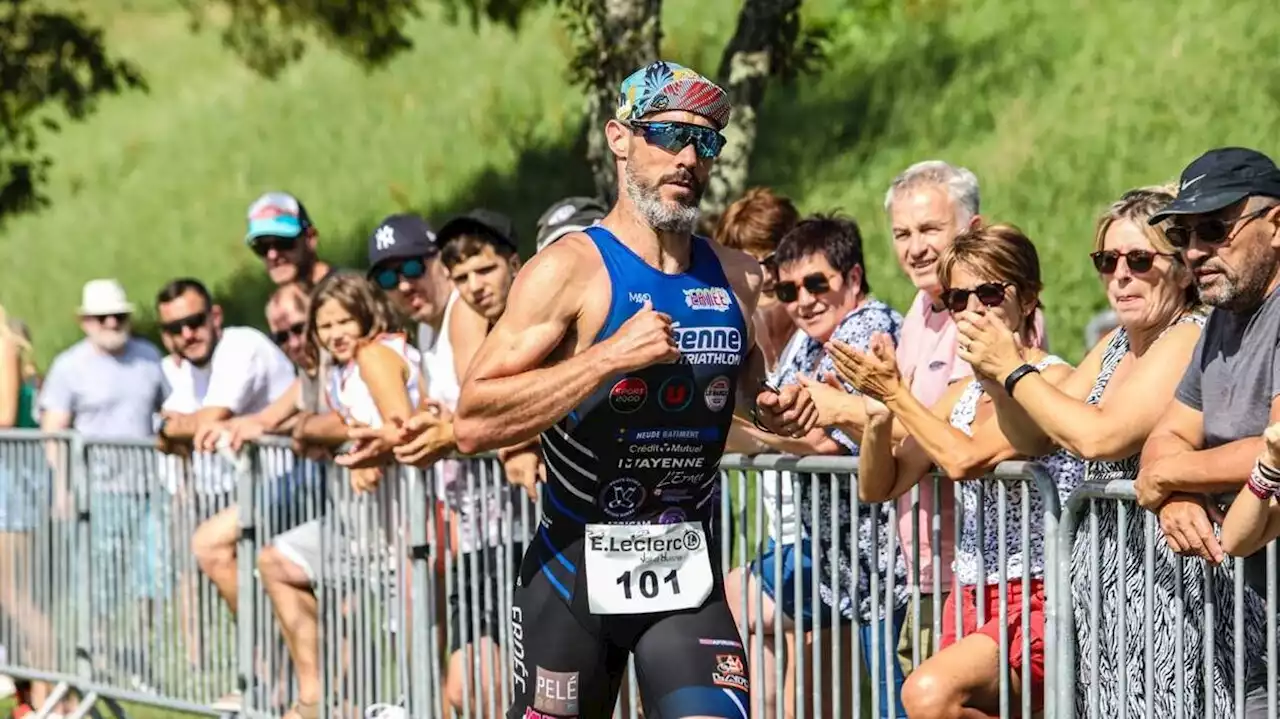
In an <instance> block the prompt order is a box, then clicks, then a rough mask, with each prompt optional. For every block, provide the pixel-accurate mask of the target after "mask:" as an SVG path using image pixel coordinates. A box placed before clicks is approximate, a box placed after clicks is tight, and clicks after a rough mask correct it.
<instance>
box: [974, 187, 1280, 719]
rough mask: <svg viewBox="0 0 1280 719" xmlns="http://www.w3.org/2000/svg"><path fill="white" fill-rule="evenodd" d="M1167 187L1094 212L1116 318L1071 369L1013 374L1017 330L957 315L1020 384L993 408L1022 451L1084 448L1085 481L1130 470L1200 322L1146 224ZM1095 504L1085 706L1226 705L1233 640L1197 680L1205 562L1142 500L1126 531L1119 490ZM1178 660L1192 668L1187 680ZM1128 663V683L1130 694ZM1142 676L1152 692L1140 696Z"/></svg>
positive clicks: (982, 355)
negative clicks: (1094, 601) (1058, 374)
mask: <svg viewBox="0 0 1280 719" xmlns="http://www.w3.org/2000/svg"><path fill="white" fill-rule="evenodd" d="M1173 199H1174V197H1173V194H1172V193H1171V192H1168V191H1166V190H1165V189H1163V188H1143V189H1137V190H1131V191H1129V192H1126V193H1125V194H1124V196H1122V197H1121V198H1120V199H1119V200H1118V201H1117V202H1116V203H1114V204H1113V205H1111V207H1109V208H1108V209H1107V210H1106V212H1104V213H1103V214H1102V216H1101V217H1100V218H1099V219H1098V221H1097V224H1096V227H1095V231H1094V251H1093V253H1092V254H1091V255H1090V257H1091V259H1092V260H1093V265H1094V268H1095V269H1096V270H1097V271H1098V275H1099V279H1101V280H1102V283H1103V287H1104V289H1105V290H1106V293H1107V301H1108V303H1109V304H1110V305H1111V307H1112V309H1114V310H1115V312H1116V315H1117V318H1118V319H1119V324H1120V326H1119V327H1118V328H1116V329H1115V330H1114V331H1112V332H1111V333H1110V334H1109V335H1108V336H1106V337H1104V338H1103V339H1102V341H1101V342H1099V343H1098V345H1097V346H1096V347H1094V348H1093V350H1092V351H1091V352H1089V354H1088V356H1087V357H1085V359H1084V361H1083V362H1082V363H1081V364H1080V367H1079V368H1077V369H1076V371H1075V372H1074V373H1072V375H1071V376H1070V377H1068V378H1067V380H1066V381H1064V382H1061V383H1058V384H1056V385H1055V384H1051V383H1049V382H1047V381H1045V378H1043V377H1038V376H1036V375H1035V374H1034V373H1032V374H1025V375H1023V376H1021V378H1019V379H1012V378H1013V377H1015V376H1017V375H1018V374H1019V369H1018V368H1019V367H1020V366H1021V365H1022V364H1023V362H1024V360H1023V359H1022V358H1020V357H1019V355H1018V352H1017V351H1016V348H1015V343H1014V342H1013V338H1012V337H1011V336H1010V335H1009V333H1008V332H1005V331H1004V330H1003V329H1002V328H1000V327H998V326H990V325H985V326H984V325H982V324H981V323H969V324H962V325H961V326H960V328H959V329H960V335H961V342H962V343H963V344H967V345H968V350H967V351H962V356H964V357H965V359H966V360H968V361H969V362H970V363H972V364H973V366H974V370H975V372H977V373H978V374H979V375H981V376H983V377H985V378H987V379H988V381H991V382H993V383H1000V382H1008V384H1009V385H1010V386H1011V388H1012V389H1011V391H1010V392H1007V393H1004V392H999V393H996V412H997V415H998V416H999V418H1000V426H1001V427H1002V428H1003V430H1004V431H1005V432H1006V433H1007V434H1008V436H1009V438H1010V440H1011V441H1012V442H1013V445H1014V446H1015V447H1017V448H1018V450H1019V451H1021V452H1024V453H1027V454H1035V453H1039V452H1043V451H1045V449H1046V448H1049V447H1054V446H1058V447H1063V448H1065V449H1068V450H1070V451H1071V452H1073V453H1075V454H1077V455H1079V456H1080V457H1082V458H1084V460H1085V466H1086V478H1087V479H1088V480H1090V481H1091V482H1107V481H1111V480H1122V481H1133V480H1134V479H1136V477H1137V473H1138V460H1139V453H1140V451H1141V449H1142V446H1143V443H1144V442H1145V441H1146V439H1147V435H1149V434H1150V433H1151V430H1152V428H1153V427H1154V426H1155V424H1156V421H1157V420H1158V419H1159V417H1160V416H1161V414H1163V412H1164V410H1165V408H1166V407H1167V406H1168V404H1169V401H1170V400H1171V399H1172V398H1173V394H1174V388H1175V387H1176V386H1177V383H1178V380H1179V379H1180V378H1181V377H1182V373H1183V370H1184V368H1185V367H1186V366H1187V363H1188V362H1189V360H1190V358H1191V354H1192V350H1193V348H1194V346H1195V344H1196V341H1197V340H1198V339H1199V337H1200V332H1201V329H1202V327H1203V325H1204V321H1205V313H1204V311H1203V309H1202V308H1201V306H1200V304H1199V301H1198V297H1197V295H1196V291H1195V286H1194V282H1193V278H1192V276H1191V273H1190V272H1189V271H1188V270H1187V268H1186V266H1185V265H1184V264H1183V261H1182V258H1181V257H1180V256H1179V254H1178V252H1177V250H1176V249H1175V246H1174V244H1172V243H1171V242H1170V238H1169V237H1168V236H1167V235H1166V234H1165V228H1164V227H1159V226H1157V227H1152V226H1150V225H1149V224H1148V223H1147V220H1148V219H1149V218H1150V217H1151V216H1152V214H1153V213H1154V212H1156V211H1157V210H1159V209H1161V208H1163V207H1165V206H1166V205H1168V204H1169V203H1170V202H1172V201H1173ZM1096 509H1097V521H1098V530H1097V531H1098V534H1097V537H1098V540H1099V541H1098V542H1097V543H1096V546H1097V550H1096V552H1095V551H1094V550H1093V549H1092V548H1091V542H1090V540H1089V534H1090V532H1080V533H1079V534H1078V535H1077V541H1076V543H1075V546H1074V547H1073V548H1072V573H1071V593H1072V598H1073V606H1074V607H1075V615H1076V616H1075V620H1076V621H1075V626H1076V637H1077V642H1078V646H1080V647H1082V648H1084V647H1091V646H1097V648H1098V653H1097V659H1096V662H1097V664H1096V665H1095V664H1094V662H1095V659H1094V655H1092V654H1091V652H1089V651H1080V652H1078V656H1077V662H1078V664H1077V669H1076V670H1077V673H1078V674H1077V675H1078V676H1080V677H1082V678H1083V679H1082V680H1083V681H1087V682H1089V683H1090V684H1091V685H1092V686H1093V687H1094V689H1093V690H1091V692H1089V693H1085V692H1078V693H1077V705H1078V707H1079V710H1080V711H1084V708H1085V706H1086V703H1087V699H1088V696H1087V695H1088V694H1095V695H1096V699H1097V701H1098V704H1097V705H1096V711H1097V713H1098V716H1129V715H1134V714H1139V713H1142V711H1143V709H1144V707H1145V708H1146V709H1148V710H1150V711H1151V712H1153V713H1152V715H1153V716H1172V715H1173V714H1174V710H1175V706H1176V705H1177V697H1178V693H1179V691H1181V692H1184V694H1183V701H1184V702H1185V705H1186V706H1192V707H1203V706H1204V696H1205V692H1206V691H1211V692H1213V695H1214V704H1215V706H1216V709H1215V711H1214V712H1213V713H1212V714H1213V716H1226V715H1229V714H1230V713H1231V712H1232V703H1231V696H1232V681H1231V676H1232V666H1231V664H1232V662H1233V658H1232V652H1231V651H1230V650H1229V649H1223V648H1222V647H1220V648H1219V650H1218V651H1217V652H1216V654H1215V663H1216V665H1217V666H1216V667H1215V670H1214V675H1213V680H1212V682H1213V686H1211V687H1205V686H1204V682H1203V679H1202V677H1203V676H1204V672H1203V661H1204V660H1203V654H1202V648H1201V642H1202V638H1203V628H1204V613H1203V610H1204V605H1205V603H1206V597H1205V596H1204V592H1203V587H1204V586H1206V585H1205V584H1204V583H1203V582H1202V572H1203V570H1204V568H1203V567H1202V566H1201V565H1200V564H1199V563H1193V562H1182V561H1181V560H1180V559H1179V558H1178V557H1176V556H1175V555H1174V554H1173V552H1172V551H1171V550H1170V549H1169V548H1168V545H1167V544H1166V542H1165V541H1164V537H1163V535H1162V533H1161V530H1160V528H1159V527H1158V526H1157V523H1155V522H1144V521H1142V518H1141V516H1140V515H1137V514H1136V513H1135V514H1134V515H1133V516H1131V518H1130V519H1129V521H1128V522H1127V523H1126V525H1125V531H1124V532H1123V536H1121V530H1120V523H1119V517H1118V510H1117V503H1115V502H1099V503H1097V507H1096ZM1090 521H1091V522H1092V519H1091V520H1090ZM1149 546H1150V547H1153V548H1154V554H1155V561H1154V565H1153V570H1152V572H1151V574H1147V571H1146V569H1145V566H1146V552H1147V547H1149ZM1095 566H1096V569H1095V568H1094V567H1095ZM1122 567H1123V568H1125V570H1124V571H1123V572H1122V571H1121V568H1122ZM1210 571H1212V572H1213V573H1214V574H1215V575H1216V576H1215V580H1216V581H1215V583H1214V587H1215V593H1216V594H1217V596H1216V597H1215V598H1214V599H1213V600H1212V601H1215V602H1216V604H1217V607H1218V609H1217V615H1216V616H1217V621H1218V628H1217V632H1216V633H1217V635H1218V637H1220V639H1219V640H1218V641H1219V642H1222V641H1229V639H1227V638H1229V637H1232V636H1233V633H1232V630H1231V626H1232V624H1231V618H1232V611H1231V609H1230V608H1231V607H1232V606H1233V605H1234V601H1233V594H1234V588H1233V582H1232V581H1231V578H1230V572H1229V571H1228V570H1227V569H1226V568H1223V567H1217V568H1213V569H1211V570H1210ZM1095 584H1096V586H1097V587H1098V588H1099V589H1100V590H1101V591H1100V595H1101V597H1102V601H1101V603H1100V605H1099V611H1098V613H1097V614H1096V615H1095V614H1094V613H1093V612H1092V611H1090V610H1089V606H1090V598H1091V596H1092V595H1093V593H1094V587H1095ZM1179 588H1180V589H1181V593H1182V596H1181V599H1180V600H1179V599H1178V598H1177V596H1178V592H1179ZM1148 589H1150V592H1151V596H1150V600H1149V603H1148V597H1147V592H1148ZM1179 605H1180V606H1179ZM1122 623H1123V631H1122V629H1121V624H1122ZM1147 625H1149V626H1154V627H1156V628H1157V630H1156V631H1155V632H1154V633H1153V637H1152V642H1153V645H1152V649H1153V650H1154V651H1153V652H1152V653H1151V656H1150V657H1149V658H1145V659H1144V657H1145V656H1146V638H1145V636H1144V634H1145V633H1144V632H1143V631H1142V629H1141V628H1142V627H1143V626H1147ZM1245 633H1246V636H1245V641H1246V644H1247V645H1248V646H1250V647H1252V649H1250V650H1248V651H1254V650H1259V649H1260V647H1261V646H1262V645H1261V641H1262V632H1261V631H1260V627H1259V625H1258V624H1256V623H1254V624H1250V623H1249V622H1246V630H1245ZM1179 634H1180V635H1181V636H1182V642H1183V647H1182V652H1181V653H1179V651H1178V646H1177V637H1178V635H1179ZM1121 642H1123V644H1122V643H1121ZM1251 656H1259V655H1258V654H1253V655H1251ZM1148 662H1150V669H1151V671H1152V673H1153V678H1154V681H1153V682H1151V683H1150V684H1148V683H1147V681H1146V680H1145V669H1146V666H1147V663H1148ZM1179 664H1181V675H1182V677H1185V681H1182V680H1180V679H1179V667H1178V665H1179ZM1118 669H1119V671H1118ZM1121 671H1123V672H1124V679H1125V680H1126V681H1125V684H1126V685H1127V686H1126V687H1125V691H1124V692H1123V693H1122V692H1121V690H1120V689H1121V685H1120V682H1121ZM1179 683H1181V686H1179ZM1148 686H1150V687H1152V689H1153V695H1152V696H1146V691H1147V687H1148ZM1126 695H1127V696H1126ZM1122 702H1127V705H1126V704H1125V703H1122ZM1090 711H1094V710H1092V709H1091V710H1090Z"/></svg>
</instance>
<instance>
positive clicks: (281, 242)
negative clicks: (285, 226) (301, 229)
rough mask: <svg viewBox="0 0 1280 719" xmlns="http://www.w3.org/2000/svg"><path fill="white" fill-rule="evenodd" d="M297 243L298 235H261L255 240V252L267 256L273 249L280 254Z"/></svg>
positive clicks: (259, 255)
mask: <svg viewBox="0 0 1280 719" xmlns="http://www.w3.org/2000/svg"><path fill="white" fill-rule="evenodd" d="M297 245H298V238H296V237H259V238H258V239H256V240H254V241H253V252H254V254H256V255H257V256H258V257H266V256H267V254H268V253H270V252H271V251H272V250H275V251H276V253H277V254H279V253H281V252H289V251H290V250H292V249H293V248H294V247H296V246H297Z"/></svg>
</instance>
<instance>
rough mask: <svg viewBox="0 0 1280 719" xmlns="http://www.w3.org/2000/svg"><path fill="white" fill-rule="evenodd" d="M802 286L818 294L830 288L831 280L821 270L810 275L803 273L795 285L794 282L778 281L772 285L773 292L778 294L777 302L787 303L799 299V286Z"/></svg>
mask: <svg viewBox="0 0 1280 719" xmlns="http://www.w3.org/2000/svg"><path fill="white" fill-rule="evenodd" d="M801 286H803V287H804V288H805V289H806V290H808V292H809V294H811V295H820V294H822V293H823V292H826V291H828V290H830V289H831V281H830V280H828V279H827V276H826V275H824V274H822V273H821V272H815V273H813V274H811V275H805V276H804V279H802V280H800V284H799V285H797V284H796V283H794V282H791V281H787V282H778V283H775V284H774V286H773V292H774V294H776V295H777V296H778V301H779V302H786V303H788V304H790V303H792V302H795V301H796V300H798V299H800V287H801Z"/></svg>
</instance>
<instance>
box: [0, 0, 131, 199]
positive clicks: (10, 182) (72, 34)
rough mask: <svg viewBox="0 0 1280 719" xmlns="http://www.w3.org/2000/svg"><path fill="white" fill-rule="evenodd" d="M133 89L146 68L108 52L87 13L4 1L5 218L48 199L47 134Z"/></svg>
mask: <svg viewBox="0 0 1280 719" xmlns="http://www.w3.org/2000/svg"><path fill="white" fill-rule="evenodd" d="M128 88H144V89H145V84H144V82H143V80H142V74H141V72H140V71H139V70H138V68H136V67H135V66H134V65H132V64H131V63H129V62H127V61H124V60H120V59H116V58H113V57H111V56H110V55H108V53H107V51H106V48H105V47H104V44H103V38H102V31H101V29H99V28H96V27H93V26H91V25H90V24H89V23H88V21H87V20H86V19H85V18H84V16H83V15H82V14H80V13H75V12H67V11H60V10H57V11H55V10H50V9H48V8H46V7H44V6H42V4H41V3H40V2H35V1H32V0H0V219H3V218H4V217H6V216H8V215H11V214H13V213H15V212H22V211H26V210H30V209H33V208H35V207H38V206H40V205H42V204H45V203H46V202H47V201H48V200H47V198H46V196H45V194H44V193H43V192H42V190H41V186H42V185H43V184H44V183H45V181H46V180H47V175H48V170H49V168H50V166H51V161H50V159H49V157H48V156H47V155H45V154H44V153H42V152H41V151H40V140H41V138H42V137H43V136H44V134H45V133H47V132H56V131H58V129H59V128H60V126H61V124H60V123H61V122H62V120H63V119H64V118H65V119H70V120H72V121H79V120H83V119H84V118H85V117H87V116H88V115H89V114H90V113H91V112H92V111H93V109H94V107H95V104H96V102H97V100H98V99H99V98H100V97H102V96H103V95H107V94H113V93H118V92H121V91H123V90H125V89H128Z"/></svg>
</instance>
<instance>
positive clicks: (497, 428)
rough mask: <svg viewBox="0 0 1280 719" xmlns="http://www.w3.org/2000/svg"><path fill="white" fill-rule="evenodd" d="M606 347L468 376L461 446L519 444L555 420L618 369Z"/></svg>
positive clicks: (461, 404)
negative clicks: (526, 368) (536, 365)
mask: <svg viewBox="0 0 1280 719" xmlns="http://www.w3.org/2000/svg"><path fill="white" fill-rule="evenodd" d="M603 348H604V345H594V346H592V347H590V348H588V349H587V350H585V351H584V352H583V353H582V354H579V355H576V356H574V357H571V358H569V359H567V360H565V361H563V362H561V363H559V364H557V365H553V366H551V367H545V368H541V369H536V370H532V371H530V372H521V373H520V374H517V375H514V376H511V377H496V378H493V379H475V380H473V381H471V382H468V383H467V386H466V388H465V389H464V390H463V392H462V396H461V397H460V398H459V400H458V410H457V412H456V414H455V418H454V427H453V429H454V434H455V436H456V437H457V442H458V451H460V452H462V453H463V454H475V453H477V452H484V451H487V450H493V449H498V448H500V447H507V446H510V445H513V444H519V443H520V442H524V441H526V440H530V439H533V438H534V437H536V436H538V434H540V433H541V432H542V431H543V430H545V429H547V428H549V427H550V426H551V425H553V424H555V423H556V422H557V421H559V420H560V418H561V417H564V416H565V415H567V414H568V413H569V412H570V411H572V410H573V408H574V407H576V406H578V405H579V404H581V403H582V402H583V401H584V400H586V398H587V397H588V396H590V395H591V393H592V392H594V391H596V389H598V388H599V387H600V385H601V384H603V383H604V382H605V380H607V379H609V378H610V377H612V376H614V375H615V374H617V373H618V371H619V368H618V367H617V366H616V365H615V363H614V362H613V361H612V360H611V358H610V357H609V354H608V352H607V350H606V349H603Z"/></svg>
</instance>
